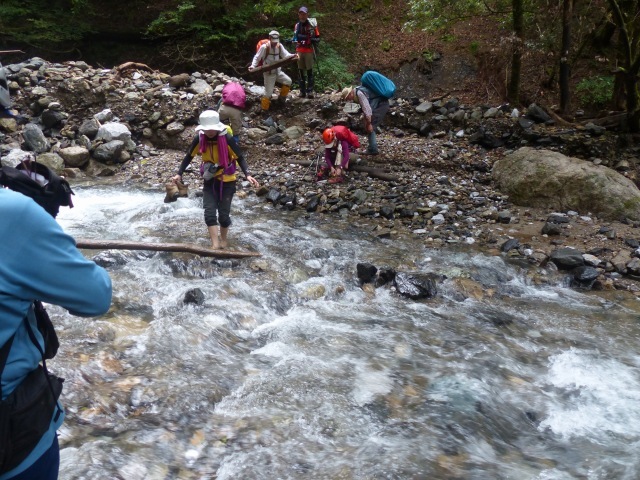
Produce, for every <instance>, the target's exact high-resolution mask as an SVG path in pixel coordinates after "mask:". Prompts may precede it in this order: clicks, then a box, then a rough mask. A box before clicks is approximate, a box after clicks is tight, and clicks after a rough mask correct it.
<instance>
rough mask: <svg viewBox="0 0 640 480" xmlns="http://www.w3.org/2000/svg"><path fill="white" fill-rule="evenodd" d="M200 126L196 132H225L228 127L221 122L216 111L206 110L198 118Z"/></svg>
mask: <svg viewBox="0 0 640 480" xmlns="http://www.w3.org/2000/svg"><path fill="white" fill-rule="evenodd" d="M198 122H200V125H198V126H197V127H196V130H217V131H218V132H224V131H225V130H226V129H227V126H226V125H225V124H224V123H222V122H221V121H220V115H219V114H218V112H216V111H214V110H205V111H204V112H202V113H201V114H200V117H198Z"/></svg>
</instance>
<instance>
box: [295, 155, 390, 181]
mask: <svg viewBox="0 0 640 480" xmlns="http://www.w3.org/2000/svg"><path fill="white" fill-rule="evenodd" d="M321 161H322V160H321ZM313 162H314V161H313V160H298V159H295V158H291V159H289V160H287V163H291V164H293V165H302V166H303V167H310V166H311V165H312V164H313ZM349 163H350V164H349V170H352V171H354V172H365V173H368V174H369V176H370V177H373V178H378V179H380V180H385V181H388V182H395V181H397V180H399V179H398V176H397V175H393V174H391V173H388V172H386V171H385V170H384V169H383V168H376V167H367V166H364V165H353V164H351V162H349Z"/></svg>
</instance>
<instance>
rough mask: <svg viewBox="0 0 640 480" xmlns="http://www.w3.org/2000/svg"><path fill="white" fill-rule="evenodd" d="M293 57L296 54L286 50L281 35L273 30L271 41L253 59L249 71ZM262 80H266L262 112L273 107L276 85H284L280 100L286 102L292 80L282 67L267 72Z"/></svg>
mask: <svg viewBox="0 0 640 480" xmlns="http://www.w3.org/2000/svg"><path fill="white" fill-rule="evenodd" d="M292 57H295V54H291V53H289V52H288V51H287V49H286V48H284V46H283V45H282V44H281V43H280V34H279V33H278V32H276V31H275V30H272V31H270V32H269V41H268V42H265V43H264V44H262V46H261V47H260V48H259V49H258V51H257V52H256V54H255V56H254V57H253V60H252V61H251V66H250V67H249V71H252V70H254V69H255V68H257V67H258V66H262V65H271V64H272V63H275V62H279V61H280V60H283V59H285V58H292ZM262 78H263V79H264V97H262V99H261V105H262V110H263V111H267V110H269V107H270V106H271V95H272V94H273V89H274V87H275V86H276V83H279V84H280V85H282V86H281V87H280V97H279V98H278V100H280V101H281V102H284V100H285V99H286V98H287V95H288V94H289V90H291V78H290V77H289V76H288V75H287V74H286V73H284V72H283V71H282V68H280V67H278V68H274V69H272V70H269V71H266V70H265V72H264V73H263V74H262Z"/></svg>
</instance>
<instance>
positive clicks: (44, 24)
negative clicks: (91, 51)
mask: <svg viewBox="0 0 640 480" xmlns="http://www.w3.org/2000/svg"><path fill="white" fill-rule="evenodd" d="M90 14H91V10H90V8H89V6H88V4H87V0H68V1H60V0H58V1H54V0H49V1H48V0H32V1H28V2H27V1H24V0H3V1H2V2H1V3H0V32H2V35H3V36H6V37H9V38H11V39H12V40H14V41H17V42H24V43H28V44H30V45H34V46H36V47H40V48H44V49H50V48H52V47H53V48H55V47H56V46H59V45H62V44H69V43H73V42H79V41H80V40H82V38H83V37H84V36H85V35H86V34H87V33H89V32H90V31H91V29H90V27H89V24H88V22H87V19H88V18H89V16H90Z"/></svg>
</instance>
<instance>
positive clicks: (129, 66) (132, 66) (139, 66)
mask: <svg viewBox="0 0 640 480" xmlns="http://www.w3.org/2000/svg"><path fill="white" fill-rule="evenodd" d="M115 70H116V72H118V74H119V75H121V74H122V73H123V72H126V71H127V70H146V71H148V72H154V70H153V68H151V67H149V66H147V65H145V64H144V63H138V62H125V63H123V64H122V65H118V66H117V67H116V68H115Z"/></svg>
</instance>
